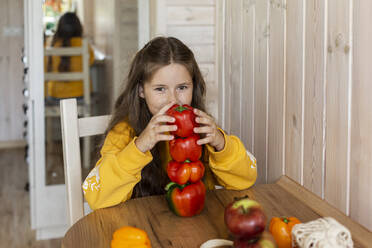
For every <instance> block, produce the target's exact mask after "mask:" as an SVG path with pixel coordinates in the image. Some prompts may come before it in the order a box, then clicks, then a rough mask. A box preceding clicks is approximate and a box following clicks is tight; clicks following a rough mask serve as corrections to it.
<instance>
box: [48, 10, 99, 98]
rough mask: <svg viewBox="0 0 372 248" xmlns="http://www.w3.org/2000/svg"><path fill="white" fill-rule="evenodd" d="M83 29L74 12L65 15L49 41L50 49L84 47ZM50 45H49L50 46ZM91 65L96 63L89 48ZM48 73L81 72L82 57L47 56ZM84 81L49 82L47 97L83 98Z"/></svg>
mask: <svg viewBox="0 0 372 248" xmlns="http://www.w3.org/2000/svg"><path fill="white" fill-rule="evenodd" d="M82 38H83V27H82V25H81V23H80V20H79V18H78V16H77V15H76V14H75V13H73V12H66V13H65V14H63V15H62V16H61V17H60V19H59V21H58V25H57V30H56V33H55V34H54V35H53V37H52V39H51V40H49V41H47V42H46V43H47V44H46V46H50V47H80V46H82ZM48 43H49V44H48ZM89 55H90V56H89V57H90V64H92V63H93V62H94V53H93V50H92V49H91V47H89ZM44 64H45V71H46V72H81V71H82V70H83V63H82V56H47V57H45V58H44ZM83 88H84V87H83V81H66V82H63V81H48V82H46V85H45V96H46V97H47V98H48V97H52V98H70V97H82V96H83Z"/></svg>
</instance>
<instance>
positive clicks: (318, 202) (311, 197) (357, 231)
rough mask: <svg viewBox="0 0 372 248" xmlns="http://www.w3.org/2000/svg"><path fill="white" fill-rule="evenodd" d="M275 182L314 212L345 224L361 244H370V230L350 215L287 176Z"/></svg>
mask: <svg viewBox="0 0 372 248" xmlns="http://www.w3.org/2000/svg"><path fill="white" fill-rule="evenodd" d="M276 184H277V185H278V186H280V187H281V188H283V189H284V190H285V191H287V192H288V193H290V194H291V195H293V196H294V197H296V198H297V199H298V200H300V201H301V202H302V203H304V204H306V206H308V207H309V208H310V209H312V210H313V211H314V212H315V213H317V214H319V215H320V216H324V217H326V216H329V217H333V218H334V219H336V220H337V221H339V222H340V223H341V224H343V225H344V226H346V227H347V228H348V229H349V230H350V232H351V234H352V237H353V239H354V240H355V241H357V242H358V243H360V244H361V245H363V246H365V247H368V246H369V245H370V244H372V232H370V231H368V230H367V229H366V228H365V227H363V226H362V225H360V224H359V223H357V222H355V221H353V220H352V219H351V218H350V217H348V216H347V215H345V214H344V213H342V212H341V211H340V210H338V209H337V208H335V207H333V206H331V205H330V204H329V203H327V202H326V201H325V200H323V199H322V198H320V197H319V196H317V195H316V194H314V193H313V192H311V191H309V190H307V189H306V188H305V187H303V186H301V185H300V184H298V183H297V182H295V181H293V180H292V179H290V178H289V177H287V176H282V177H281V178H280V179H279V180H278V181H277V182H276ZM309 203H311V204H309Z"/></svg>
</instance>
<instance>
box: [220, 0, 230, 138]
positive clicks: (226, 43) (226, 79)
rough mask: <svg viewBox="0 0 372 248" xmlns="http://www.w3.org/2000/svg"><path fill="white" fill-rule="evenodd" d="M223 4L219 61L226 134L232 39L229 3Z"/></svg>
mask: <svg viewBox="0 0 372 248" xmlns="http://www.w3.org/2000/svg"><path fill="white" fill-rule="evenodd" d="M224 2H225V10H224V12H225V13H224V14H225V23H224V26H225V27H224V29H225V32H224V44H223V45H224V51H223V52H224V57H223V58H221V59H223V61H220V63H221V64H223V66H224V69H223V71H224V73H223V76H224V78H223V83H222V85H223V99H224V104H223V108H224V109H223V118H224V123H223V126H224V128H225V130H226V131H227V132H230V126H231V107H232V106H231V103H230V101H231V100H230V99H231V87H230V85H231V84H229V82H230V80H231V79H230V75H231V61H232V57H231V50H232V45H231V41H232V39H233V37H232V30H231V27H232V8H231V3H232V2H231V1H224Z"/></svg>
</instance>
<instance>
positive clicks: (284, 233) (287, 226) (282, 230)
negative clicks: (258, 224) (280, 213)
mask: <svg viewBox="0 0 372 248" xmlns="http://www.w3.org/2000/svg"><path fill="white" fill-rule="evenodd" d="M299 223H301V222H300V220H299V219H297V218H296V217H289V218H286V217H283V218H279V217H273V218H272V219H271V221H270V227H269V230H270V233H271V234H272V235H273V236H274V239H275V241H276V244H277V245H278V248H291V247H292V235H291V232H292V228H293V226H294V225H296V224H299Z"/></svg>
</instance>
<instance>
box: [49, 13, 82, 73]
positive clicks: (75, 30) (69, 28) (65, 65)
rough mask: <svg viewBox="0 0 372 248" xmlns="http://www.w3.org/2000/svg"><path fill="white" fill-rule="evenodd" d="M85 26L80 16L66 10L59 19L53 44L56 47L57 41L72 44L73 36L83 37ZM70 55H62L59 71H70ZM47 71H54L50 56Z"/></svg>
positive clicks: (65, 45) (63, 45)
mask: <svg viewBox="0 0 372 248" xmlns="http://www.w3.org/2000/svg"><path fill="white" fill-rule="evenodd" d="M82 36H83V26H82V25H81V23H80V20H79V17H78V16H77V15H76V14H75V13H73V12H66V13H65V14H63V15H62V16H61V18H60V19H59V21H58V26H57V31H56V33H55V34H54V36H53V39H52V44H51V46H52V47H54V46H55V44H56V43H57V41H60V42H61V46H62V47H69V46H71V38H73V37H82ZM70 60H71V57H70V56H61V62H60V64H59V65H58V71H59V72H68V71H70ZM47 71H52V58H51V56H49V57H48V66H47Z"/></svg>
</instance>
